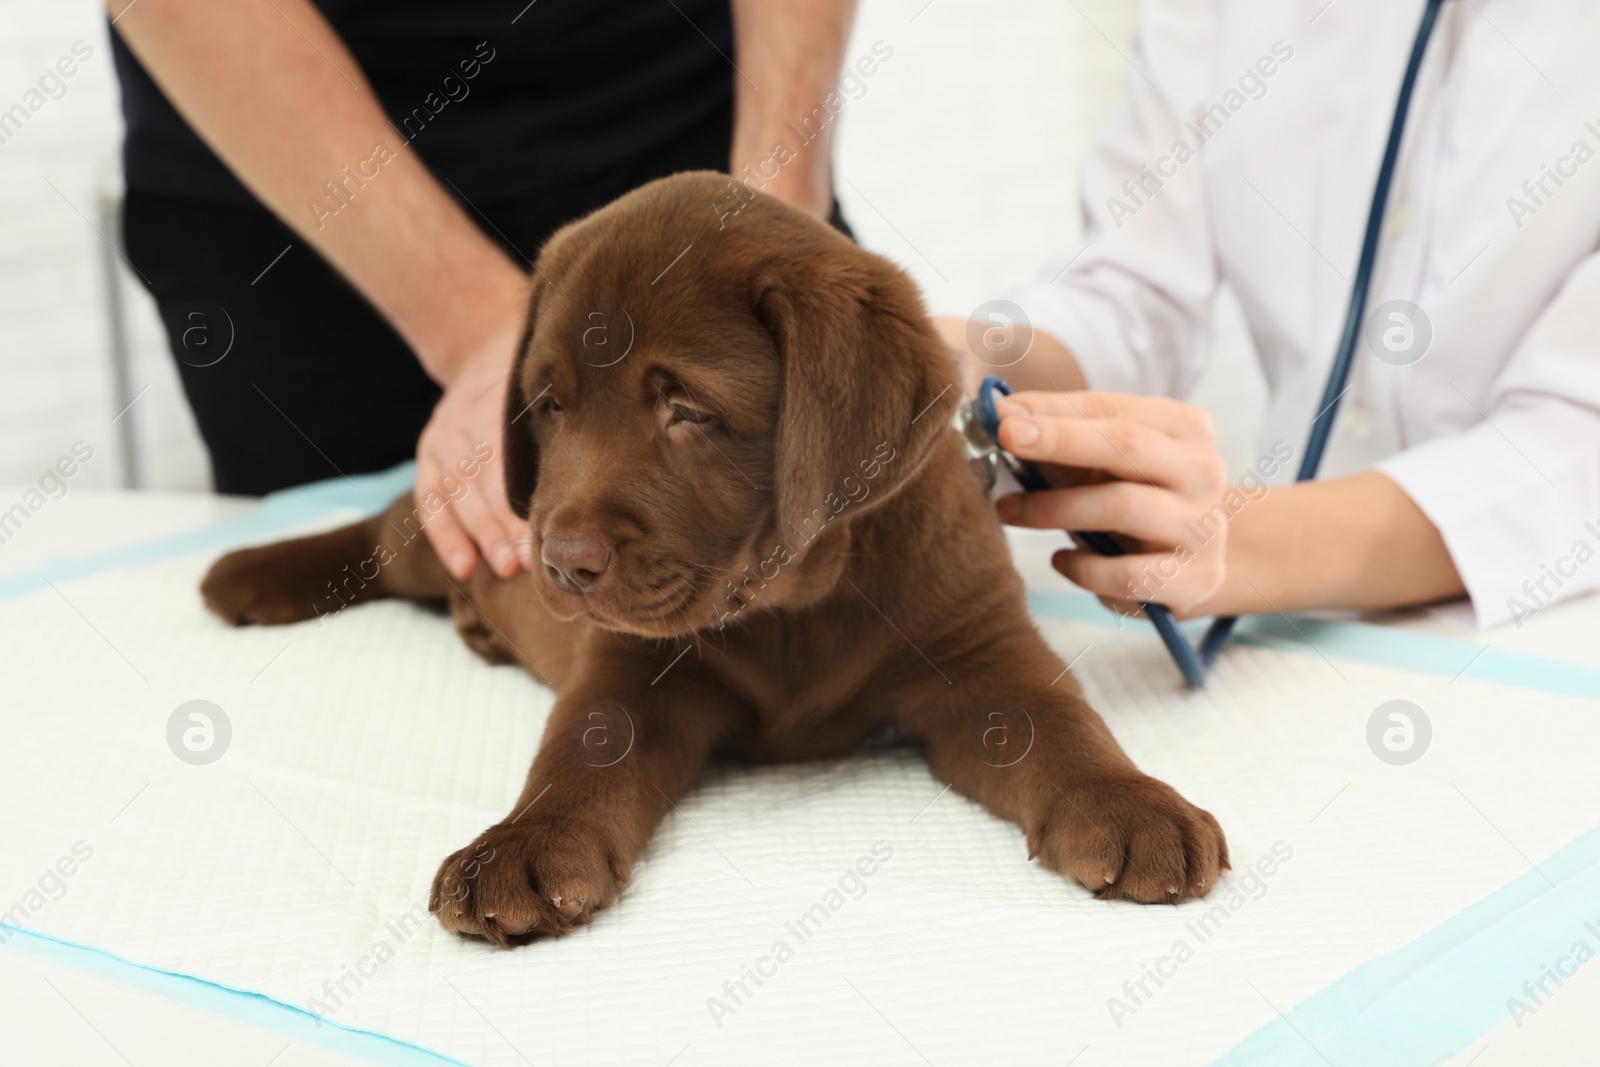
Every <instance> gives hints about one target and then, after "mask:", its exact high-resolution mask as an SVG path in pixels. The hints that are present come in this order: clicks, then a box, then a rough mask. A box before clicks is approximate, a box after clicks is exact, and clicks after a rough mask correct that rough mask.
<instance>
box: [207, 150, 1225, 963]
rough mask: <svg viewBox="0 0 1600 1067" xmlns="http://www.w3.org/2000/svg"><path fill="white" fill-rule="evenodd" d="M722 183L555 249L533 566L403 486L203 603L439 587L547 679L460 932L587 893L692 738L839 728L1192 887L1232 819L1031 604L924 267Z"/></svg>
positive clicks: (268, 619) (1220, 858) (519, 413)
mask: <svg viewBox="0 0 1600 1067" xmlns="http://www.w3.org/2000/svg"><path fill="white" fill-rule="evenodd" d="M729 190H730V185H729V181H728V179H727V178H726V177H725V176H723V175H718V174H711V173H693V174H680V175H677V176H674V177H671V178H666V179H663V180H661V181H657V182H653V183H651V184H649V185H646V186H644V187H642V188H640V189H638V190H636V191H634V192H631V193H629V194H628V195H626V196H624V197H622V198H621V199H620V200H618V201H616V202H615V203H613V204H611V205H610V206H608V207H606V208H604V209H602V210H600V211H597V212H595V213H594V214H592V215H590V216H589V217H587V218H585V219H582V220H580V221H578V222H575V223H572V224H571V225H569V226H567V227H565V228H564V229H562V230H561V231H559V232H558V233H556V234H555V236H553V237H552V238H551V239H550V241H549V242H548V243H547V244H546V245H545V247H544V249H543V251H542V252H541V254H540V256H539V262H538V266H537V268H536V269H535V272H534V280H533V295H532V301H531V308H530V311H529V316H528V326H527V330H526V333H525V335H524V338H523V341H522V345H521V350H520V355H519V357H518V359H517V360H516V364H515V368H514V370H513V373H512V377H511V382H510V387H509V389H508V393H507V403H506V419H505V441H504V462H505V470H506V484H507V489H508V490H509V495H510V499H511V502H512V505H513V507H514V508H515V509H516V510H517V511H518V513H519V514H520V515H522V516H524V517H526V518H527V519H528V523H529V527H530V530H531V532H532V536H533V544H534V545H535V546H536V547H537V548H538V554H539V560H540V563H539V565H538V566H536V567H535V569H534V571H533V573H531V574H522V575H519V576H518V577H517V578H515V579H514V580H511V581H500V580H498V579H496V578H495V577H494V576H493V575H492V574H490V573H489V572H488V568H486V567H479V568H478V570H477V571H476V572H475V573H474V575H473V576H472V579H471V580H470V581H469V582H467V583H464V584H457V583H456V582H454V581H452V580H451V578H450V577H449V575H448V574H447V572H446V571H445V570H444V568H443V567H442V566H441V565H440V563H439V561H438V559H437V558H436V557H435V556H434V554H433V552H432V550H431V549H430V548H429V545H428V540H427V538H426V537H425V536H420V535H419V531H420V527H421V525H422V523H423V522H425V521H426V513H425V510H424V508H422V507H418V506H416V504H414V502H413V501H412V499H411V497H410V496H409V495H408V496H406V497H404V498H402V499H400V500H398V501H396V502H395V504H394V505H393V506H392V507H391V508H390V509H389V511H388V512H387V513H385V514H383V515H380V516H377V517H375V518H373V519H370V520H368V521H366V522H362V523H358V524H356V525H354V526H349V527H346V528H344V529H341V530H335V531H333V532H331V533H326V534H321V535H319V536H315V537H308V538H303V539H300V540H296V541H288V542H284V543H281V544H275V545H268V546H266V547H261V548H251V549H245V550H243V551H239V552H234V553H232V554H230V555H228V556H225V557H223V558H222V559H221V560H219V561H218V562H217V563H216V564H215V566H213V567H212V568H211V571H210V573H209V574H208V575H207V576H206V578H205V580H204V583H203V584H202V586H201V589H202V592H203V594H204V597H205V601H206V604H207V605H208V606H209V607H210V608H211V609H212V610H213V611H215V612H216V613H217V614H219V615H221V616H222V617H223V618H224V619H226V620H227V621H229V622H230V623H234V624H241V623H263V624H276V623H287V622H293V621H296V620H301V619H309V618H311V617H313V616H315V615H320V614H325V613H327V612H330V611H336V610H339V609H341V608H343V607H344V606H345V605H347V604H349V603H354V602H357V601H361V600H368V599H372V598H375V597H383V596H401V597H415V598H448V600H449V602H450V605H451V610H452V612H453V615H454V617H455V621H456V625H457V628H458V629H459V631H460V632H461V634H462V636H463V637H464V638H465V640H466V641H467V643H468V644H469V645H471V646H472V647H473V648H474V649H475V650H477V651H478V652H479V653H480V654H482V655H483V656H484V657H485V658H487V659H489V660H490V661H491V662H507V661H509V662H515V663H519V664H521V665H522V666H523V667H524V668H526V669H527V670H529V671H531V672H532V673H533V674H534V675H535V676H536V677H537V678H538V679H539V680H541V681H543V682H545V683H546V684H548V685H550V686H552V687H554V688H555V690H556V692H557V693H558V697H557V700H556V703H555V708H554V710H553V711H552V712H551V715H550V719H549V723H548V725H547V726H546V728H545V733H544V740H543V742H542V744H541V746H540V748H539V752H538V755H537V757H536V758H535V759H534V762H533V768H532V770H531V771H530V772H529V774H528V780H527V784H526V786H525V787H524V788H523V791H522V795H521V796H520V797H518V798H517V802H516V804H515V806H514V807H513V808H512V810H511V812H510V813H509V814H508V815H507V816H506V818H505V819H504V820H503V821H501V822H499V823H497V824H496V825H494V826H491V827H489V828H488V829H487V830H485V831H484V832H483V833H482V834H480V835H479V836H478V839H477V840H476V841H474V842H472V843H471V844H469V845H468V846H467V847H466V848H464V849H462V850H461V851H459V852H457V853H456V854H455V855H453V856H451V857H449V858H448V859H446V860H445V861H444V864H443V865H442V866H441V868H440V870H439V873H438V875H437V877H436V878H435V880H434V885H433V892H432V897H431V900H430V907H431V908H432V909H433V911H434V912H435V913H436V914H437V915H438V917H439V920H440V921H441V922H442V923H443V924H444V925H445V926H446V927H448V928H449V929H451V930H454V931H456V932H458V933H462V934H472V935H477V936H481V937H485V938H488V939H489V940H491V941H493V942H495V943H497V944H500V945H512V944H520V943H522V942H525V941H527V940H529V939H531V938H533V937H537V936H541V935H550V934H563V933H566V932H568V931H570V930H571V929H573V927H574V926H575V925H576V924H579V923H582V922H585V921H587V920H588V919H589V917H590V915H591V914H592V913H593V912H594V911H595V909H597V908H602V907H605V906H606V905H608V904H610V903H611V902H612V901H613V900H615V899H616V896H617V893H618V891H619V890H620V889H621V887H622V886H623V885H624V884H626V882H627V880H628V876H629V871H630V868H631V865H632V863H633V860H634V858H635V857H636V856H638V855H639V853H640V851H641V850H642V849H643V848H644V846H645V843H646V842H647V841H648V840H649V838H650V835H651V833H652V832H653V831H654V830H655V827H656V824H657V823H658V822H659V821H660V820H661V818H662V816H663V815H664V814H665V813H666V811H667V810H668V809H669V808H670V807H672V805H673V803H674V802H675V801H676V799H677V798H678V797H679V796H680V795H681V794H682V793H683V792H684V790H686V789H688V788H689V786H690V785H691V784H692V783H693V782H694V780H695V777H696V776H697V775H698V774H699V773H700V770H701V768H702V767H703V766H704V765H705V763H706V761H707V760H708V759H711V758H712V757H723V758H730V759H736V760H748V761H755V762H764V761H776V760H805V759H819V758H826V757H832V756H839V755H842V754H844V753H847V752H849V751H850V750H851V749H853V748H855V747H856V746H857V745H858V744H859V743H860V742H861V741H862V740H863V739H864V738H866V737H867V736H868V735H869V734H872V733H874V732H875V731H878V730H880V729H882V728H885V727H893V728H898V730H900V731H902V732H904V733H907V734H910V735H912V736H914V737H915V738H918V739H920V741H921V742H922V744H923V745H924V746H925V750H926V753H927V759H928V765H929V768H930V769H931V770H932V772H933V774H934V776H935V777H936V778H938V779H939V780H940V781H943V782H947V783H949V784H950V785H951V786H953V787H954V788H955V789H957V790H958V791H960V792H961V793H963V794H965V795H966V796H968V797H971V798H972V799H974V800H976V801H978V802H979V803H981V804H982V805H984V806H985V807H986V808H988V809H989V810H990V811H992V812H994V813H996V814H998V815H1000V816H1002V817H1004V818H1006V819H1010V820H1011V821H1013V822H1015V823H1016V824H1017V825H1018V826H1020V827H1021V828H1022V829H1023V830H1024V831H1025V832H1026V834H1027V841H1028V849H1029V854H1030V856H1037V857H1038V858H1039V859H1041V860H1042V861H1043V862H1044V863H1045V864H1046V865H1048V866H1049V867H1051V868H1052V869H1054V870H1057V871H1060V872H1063V873H1064V874H1067V875H1069V876H1071V877H1072V878H1074V879H1076V880H1077V881H1079V882H1080V883H1082V884H1083V885H1084V886H1086V887H1088V888H1089V889H1090V890H1092V891H1093V892H1095V893H1096V894H1098V895H1101V896H1106V897H1117V898H1122V899H1126V900H1136V901H1143V902H1147V903H1159V902H1176V901H1181V900H1185V899H1187V898H1190V897H1195V896H1199V895H1203V894H1204V893H1205V892H1206V891H1207V890H1208V889H1209V888H1210V887H1211V886H1212V885H1213V884H1214V883H1215V881H1216V879H1217V876H1218V873H1219V871H1220V870H1221V869H1222V868H1225V867H1227V866H1228V850H1227V845H1226V843H1225V841H1224V839H1223V835H1222V830H1221V828H1220V827H1219V826H1218V825H1217V821H1216V820H1215V819H1214V818H1212V816H1211V815H1210V814H1209V813H1207V812H1205V811H1202V810H1200V809H1199V808H1197V807H1195V806H1194V805H1192V804H1190V803H1189V802H1188V801H1186V800H1184V799H1183V798H1182V797H1181V796H1179V795H1178V794H1177V793H1176V792H1175V791H1174V790H1173V789H1171V788H1170V787H1169V786H1167V785H1165V784H1163V783H1162V782H1159V781H1156V780H1155V779H1154V778H1150V777H1148V776H1146V775H1144V774H1142V773H1140V771H1139V770H1138V769H1137V768H1136V767H1134V765H1133V763H1132V762H1131V761H1130V760H1129V759H1128V757H1127V756H1126V755H1125V754H1124V753H1123V751H1122V749H1121V748H1120V747H1119V746H1118V744H1117V742H1116V740H1115V739H1114V738H1113V737H1112V736H1111V733H1110V731H1109V730H1107V729H1106V726H1105V723H1104V722H1102V721H1101V719H1100V716H1099V715H1098V714H1096V713H1095V711H1094V710H1093V709H1092V708H1090V707H1089V705H1088V703H1087V702H1085V700H1084V698H1083V694H1082V691H1081V690H1080V689H1079V687H1078V685H1077V684H1076V682H1075V681H1074V680H1073V678H1072V677H1071V676H1070V675H1067V674H1066V667H1065V666H1064V665H1063V664H1062V662H1061V660H1060V659H1059V658H1057V656H1056V654H1055V653H1054V652H1052V651H1051V650H1050V648H1049V647H1048V646H1047V645H1046V644H1045V642H1044V640H1043V639H1042V638H1041V637H1040V635H1039V632H1038V631H1037V630H1036V629H1035V628H1034V626H1033V624H1032V622H1031V621H1030V620H1029V618H1028V614H1027V609H1026V607H1025V604H1024V596H1023V585H1022V581H1021V579H1020V578H1019V577H1018V575H1017V574H1016V572H1015V571H1014V570H1013V569H1012V567H1011V564H1010V558H1009V555H1008V553H1007V549H1006V543H1005V540H1004V538H1003V536H1002V534H1001V527H1000V523H999V521H998V520H997V519H996V516H995V513H994V509H993V507H992V506H991V505H990V503H989V501H988V499H987V497H986V495H985V493H984V491H983V489H982V488H981V486H980V485H979V483H978V480H977V478H976V477H975V476H974V474H973V472H972V471H971V470H970V469H969V468H968V466H967V464H966V462H965V461H964V459H963V458H962V453H961V449H960V447H959V445H958V443H957V441H956V438H955V436H954V434H953V433H952V432H951V431H950V430H949V428H948V424H949V421H950V415H951V413H952V410H953V409H954V407H955V405H956V403H957V400H958V398H959V390H958V388H957V386H956V379H955V369H954V367H953V365H952V363H951V359H950V356H949V354H948V352H947V350H946V349H945V348H944V346H943V344H942V342H941V341H940V339H939V336H938V335H937V334H936V333H935V331H934V328H933V326H932V324H931V323H930V322H929V320H928V318H927V316H926V314H925V312H924V310H923V307H922V303H921V299H920V297H919V295H918V292H917V289H916V287H915V286H914V285H913V284H912V282H911V280H910V279H909V278H908V277H907V276H906V275H905V274H904V273H902V272H901V271H900V270H899V269H898V268H896V267H895V266H893V265H892V264H890V263H889V262H888V261H887V260H885V259H883V258H881V257H879V256H876V255H873V254H872V253H869V252H866V251H863V250H862V249H860V248H858V247H856V246H855V245H854V244H852V243H851V242H850V241H849V240H848V239H846V238H845V237H843V236H841V235H840V234H838V233H837V232H835V231H834V230H832V229H830V228H829V227H828V226H826V225H824V224H823V223H821V222H818V221H816V220H815V219H812V218H811V217H809V216H807V215H805V214H804V213H802V212H800V211H798V210H796V209H794V208H791V207H789V206H788V205H786V204H784V203H781V202H780V201H778V200H776V199H773V198H769V197H766V196H764V195H760V194H748V193H747V194H745V195H746V198H745V199H743V200H735V201H730V199H729ZM730 202H732V203H734V204H736V205H738V208H739V209H738V210H737V211H732V212H730V211H729V210H728V209H727V208H728V205H729V203H730ZM425 503H426V502H425ZM435 503H437V502H435Z"/></svg>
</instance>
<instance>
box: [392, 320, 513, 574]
mask: <svg viewBox="0 0 1600 1067" xmlns="http://www.w3.org/2000/svg"><path fill="white" fill-rule="evenodd" d="M517 329H518V327H516V326H515V325H513V326H511V327H510V329H509V330H505V331H501V333H500V335H499V336H497V337H495V338H494V340H493V341H492V342H490V343H489V344H487V345H486V346H484V347H483V348H482V349H481V350H480V351H479V352H478V354H477V355H475V356H474V357H472V358H471V359H469V360H467V361H466V362H464V363H463V364H462V365H461V368H460V370H459V371H458V373H457V374H456V376H455V377H454V378H453V379H452V380H451V382H450V384H449V385H447V386H446V387H445V391H444V395H443V396H442V397H440V398H439V404H438V406H437V407H435V408H434V409H433V416H432V418H430V419H429V420H428V425H427V426H426V427H425V428H424V429H423V431H422V436H421V437H420V438H418V439H417V483H416V504H417V507H418V508H419V509H421V510H422V512H423V514H424V515H426V516H428V518H427V521H426V523H425V525H424V526H423V529H425V530H427V532H428V540H429V541H431V542H432V543H433V549H434V551H435V552H437V553H438V555H439V559H440V560H442V561H443V562H444V565H445V568H446V569H447V570H448V571H449V572H450V573H451V574H452V575H453V576H454V577H455V578H456V580H458V581H463V580H465V579H466V578H467V577H468V576H469V575H471V574H472V572H473V570H474V568H476V566H477V564H478V557H479V556H480V554H481V555H482V557H483V558H484V559H486V560H488V561H489V566H490V567H492V568H494V572H495V574H497V575H499V576H500V577H501V578H510V577H511V576H513V575H515V574H516V573H517V571H518V570H520V569H522V568H524V567H528V568H531V567H532V565H533V541H532V535H531V534H530V533H529V532H528V524H527V523H525V522H523V521H522V520H521V519H519V518H517V517H516V515H514V514H513V513H512V511H511V507H510V505H508V504H507V503H506V483H505V474H504V472H503V470H502V468H501V456H500V450H501V440H502V438H501V424H502V422H503V421H504V419H505V402H506V383H507V381H508V379H509V377H510V374H511V359H512V355H513V353H514V349H515V347H516V343H517ZM430 494H432V495H431V496H430Z"/></svg>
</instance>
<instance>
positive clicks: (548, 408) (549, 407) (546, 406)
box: [539, 396, 561, 415]
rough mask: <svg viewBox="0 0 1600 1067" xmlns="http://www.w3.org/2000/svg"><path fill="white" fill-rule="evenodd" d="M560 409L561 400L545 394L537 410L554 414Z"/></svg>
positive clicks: (546, 413)
mask: <svg viewBox="0 0 1600 1067" xmlns="http://www.w3.org/2000/svg"><path fill="white" fill-rule="evenodd" d="M560 410H561V401H559V400H557V399H556V398H555V397H553V396H547V397H545V398H544V399H543V400H541V401H540V402H539V411H540V413H541V414H544V415H554V414H555V413H556V412H558V411H560Z"/></svg>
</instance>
